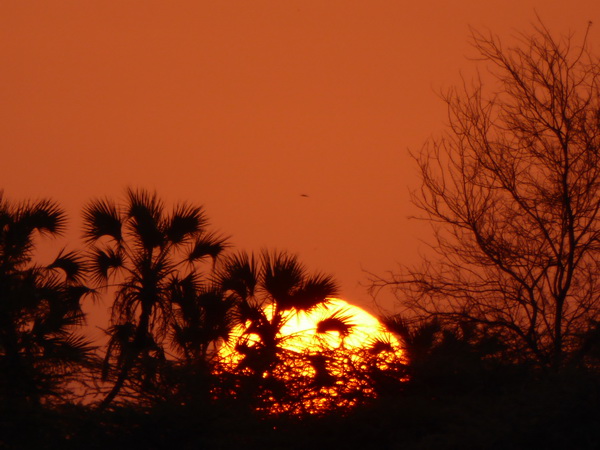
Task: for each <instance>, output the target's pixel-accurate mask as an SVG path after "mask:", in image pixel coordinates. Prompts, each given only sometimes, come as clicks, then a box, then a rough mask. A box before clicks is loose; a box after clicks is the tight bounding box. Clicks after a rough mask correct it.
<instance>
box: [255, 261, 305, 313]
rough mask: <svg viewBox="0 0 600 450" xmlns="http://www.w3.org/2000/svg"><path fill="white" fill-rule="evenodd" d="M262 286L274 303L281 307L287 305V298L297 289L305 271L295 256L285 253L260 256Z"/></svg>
mask: <svg viewBox="0 0 600 450" xmlns="http://www.w3.org/2000/svg"><path fill="white" fill-rule="evenodd" d="M262 274H263V279H262V285H263V287H264V289H265V290H266V291H267V292H268V293H269V294H270V295H271V297H272V298H273V299H274V301H275V302H277V303H279V304H280V305H281V306H284V307H287V305H285V304H286V303H288V300H289V297H290V296H291V295H292V293H293V292H294V291H295V290H296V289H298V288H299V287H300V286H301V284H302V281H303V279H304V277H305V276H306V274H305V269H304V266H302V264H300V262H298V258H297V257H296V256H295V255H290V254H288V253H285V252H277V253H269V252H267V251H265V252H263V255H262Z"/></svg>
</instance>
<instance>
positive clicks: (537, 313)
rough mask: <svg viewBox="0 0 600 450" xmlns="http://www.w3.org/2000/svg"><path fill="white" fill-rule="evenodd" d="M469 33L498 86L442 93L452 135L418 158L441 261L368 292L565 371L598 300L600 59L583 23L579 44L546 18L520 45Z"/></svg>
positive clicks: (420, 200) (419, 195) (421, 199)
mask: <svg viewBox="0 0 600 450" xmlns="http://www.w3.org/2000/svg"><path fill="white" fill-rule="evenodd" d="M588 31H589V28H588ZM472 38H473V45H474V48H475V50H476V51H477V52H478V54H479V59H480V60H481V61H482V62H483V63H487V64H488V66H487V67H488V68H489V70H490V75H489V77H491V79H492V82H490V84H489V86H491V88H492V89H491V91H488V90H486V87H487V86H486V85H484V82H483V81H481V78H480V79H477V80H475V81H474V82H473V83H471V84H470V83H467V82H465V83H464V85H463V86H462V87H460V88H455V89H451V90H450V91H449V92H448V93H447V94H445V95H444V100H445V102H446V103H447V105H448V115H449V129H448V131H447V133H445V134H444V135H443V136H442V137H441V138H439V139H432V140H431V141H429V142H428V143H427V144H426V145H425V146H424V147H423V148H422V150H421V151H420V152H418V153H417V154H416V155H414V157H415V159H416V161H417V162H418V165H419V168H420V173H421V178H422V186H421V189H420V190H418V191H416V192H415V193H414V195H413V200H414V203H415V204H416V205H417V206H418V207H419V208H420V209H421V210H422V211H423V212H424V213H425V214H424V217H423V218H424V219H425V220H428V221H430V222H431V223H432V225H433V229H434V232H435V240H434V242H433V244H432V249H433V250H434V251H435V253H436V254H437V256H438V259H437V260H435V261H430V260H426V261H425V262H424V264H423V265H422V266H421V267H417V268H405V269H403V270H402V271H401V272H400V273H396V274H395V275H393V276H392V277H391V278H384V277H382V278H380V279H375V280H373V281H374V284H373V288H374V289H377V288H380V287H383V286H388V287H389V286H391V287H393V288H394V289H395V292H396V295H397V298H398V299H399V300H400V301H401V302H402V303H403V304H404V305H405V306H406V308H407V310H409V311H411V313H417V314H418V315H425V316H435V317H437V318H439V319H442V320H447V321H452V322H456V323H458V322H472V323H478V324H484V325H485V326H487V327H492V328H494V329H495V330H496V331H497V332H498V333H501V335H502V337H503V339H504V341H505V342H507V343H509V344H510V346H511V348H512V349H513V351H514V357H515V358H528V359H533V360H536V361H537V362H539V363H541V364H542V365H545V366H553V367H559V366H561V365H562V364H563V363H564V362H565V360H566V358H567V356H568V355H569V354H572V351H573V350H574V348H575V347H576V346H577V335H578V333H580V332H582V331H583V330H585V329H586V328H587V327H588V323H589V321H590V320H591V319H596V320H597V318H598V312H599V307H600V302H599V295H600V285H599V284H598V281H597V273H598V269H599V264H600V240H599V238H600V220H599V210H600V65H599V62H598V59H597V58H596V57H595V56H594V55H592V54H591V53H590V51H589V48H588V43H587V42H588V41H587V32H586V35H585V37H584V38H583V41H582V43H581V44H578V43H577V42H576V41H575V40H574V39H573V37H572V36H567V37H562V38H555V37H554V36H553V35H552V34H551V33H550V32H549V31H548V30H547V29H546V28H545V26H544V25H543V24H542V23H541V22H538V23H537V25H535V26H534V31H533V32H532V33H531V34H529V35H526V34H522V35H520V36H519V42H518V45H516V46H514V47H508V46H505V45H503V43H502V42H501V41H500V40H499V39H498V38H497V37H496V36H494V35H492V34H489V35H486V34H481V33H478V32H476V31H474V32H473V34H472ZM489 77H486V78H485V79H486V80H487V79H488V78H489ZM407 313H408V312H407Z"/></svg>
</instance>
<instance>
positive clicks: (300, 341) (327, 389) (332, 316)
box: [220, 298, 405, 413]
mask: <svg viewBox="0 0 600 450" xmlns="http://www.w3.org/2000/svg"><path fill="white" fill-rule="evenodd" d="M264 310H265V314H266V316H267V318H269V320H271V319H272V316H273V306H272V305H268V306H266V307H265V308H264ZM282 317H283V325H282V326H281V329H280V332H279V333H278V335H277V337H276V339H277V343H278V348H279V352H278V354H277V357H276V359H277V361H278V365H277V368H276V369H275V370H273V371H268V370H265V371H264V372H263V373H262V374H261V375H262V378H263V379H268V378H272V379H274V380H275V381H279V382H283V383H285V384H286V385H293V386H294V389H292V391H295V397H294V398H292V399H287V400H285V401H276V399H275V398H274V397H271V398H270V400H271V401H272V404H269V405H265V406H263V408H262V409H265V410H268V411H269V412H275V413H278V412H287V413H289V412H292V413H305V412H308V413H320V412H323V411H325V410H327V409H328V408H330V407H331V405H332V404H336V405H338V406H339V405H341V404H343V405H345V406H346V407H352V406H355V405H356V404H357V403H358V402H360V401H361V399H364V398H373V397H375V396H376V392H375V388H374V385H373V380H372V379H370V378H369V377H364V376H358V373H359V372H361V373H362V375H364V374H365V373H367V372H369V371H371V372H370V373H371V374H373V373H375V372H378V373H381V372H383V371H385V370H388V369H389V368H390V367H391V366H392V365H394V364H399V363H400V364H401V363H403V362H405V361H404V356H403V351H402V348H401V346H400V343H399V341H398V340H397V339H396V338H395V337H394V336H393V335H392V334H391V333H390V332H388V331H387V330H386V329H385V327H384V326H383V325H382V324H381V322H379V321H378V320H377V319H376V318H375V317H374V316H372V315H371V314H369V313H367V312H366V311H364V310H363V309H361V308H359V307H358V306H355V305H352V304H350V303H348V302H346V301H344V300H342V299H338V298H329V299H327V301H326V302H324V303H322V304H319V305H318V306H316V307H315V308H313V309H310V310H309V311H299V310H295V309H291V310H288V311H285V312H283V314H282ZM261 349H262V344H261V339H260V337H259V336H258V335H257V334H255V333H254V332H253V328H252V326H251V324H250V323H247V324H246V325H245V326H242V325H238V326H237V327H235V328H234V329H233V331H232V333H231V336H230V339H229V341H228V342H227V343H226V344H224V345H223V347H222V348H221V350H220V356H221V357H222V363H223V366H224V368H225V370H231V371H236V370H237V371H242V372H243V371H244V370H245V369H246V368H247V367H248V366H249V365H250V364H251V363H250V362H248V361H247V360H249V359H250V356H251V355H252V356H255V355H257V354H260V353H261ZM315 387H316V389H315Z"/></svg>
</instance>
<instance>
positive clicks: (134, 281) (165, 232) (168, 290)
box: [84, 189, 226, 409]
mask: <svg viewBox="0 0 600 450" xmlns="http://www.w3.org/2000/svg"><path fill="white" fill-rule="evenodd" d="M84 221H85V233H84V235H85V238H86V239H87V242H88V244H89V246H90V256H89V263H90V268H91V272H92V274H93V281H94V283H95V285H96V286H98V287H112V288H113V289H115V297H114V303H113V306H112V318H111V327H110V329H109V330H108V333H109V335H110V342H109V345H108V348H107V352H106V357H105V365H104V370H103V376H104V378H107V377H110V375H111V374H114V377H115V378H114V384H113V387H112V389H111V390H110V392H108V394H107V395H106V397H105V398H104V400H103V401H102V403H101V404H100V408H101V409H104V408H106V407H107V406H108V405H110V404H111V402H112V401H113V400H114V399H115V397H116V396H117V395H118V394H119V392H120V391H121V389H122V388H123V386H124V385H125V384H126V382H127V381H130V382H131V383H132V384H133V383H138V384H139V387H138V389H141V390H146V389H150V388H153V387H154V386H156V385H157V384H158V383H159V382H160V375H161V372H162V368H164V366H165V364H166V357H165V351H166V342H167V341H168V337H169V333H170V331H171V328H172V326H173V324H174V323H175V320H176V309H177V307H181V306H182V305H183V304H182V302H183V297H182V294H183V295H184V296H185V295H189V292H188V291H189V290H190V289H191V288H195V283H196V280H197V277H198V274H197V272H196V271H197V268H196V266H195V264H196V263H198V262H199V261H202V260H204V259H206V258H210V259H212V260H213V263H214V260H215V259H216V258H217V257H218V256H219V255H220V254H221V252H222V251H223V249H224V248H225V246H226V241H225V239H223V238H220V237H218V236H216V235H215V234H211V233H208V232H207V231H206V226H207V221H206V217H205V214H204V211H203V209H202V208H201V207H199V206H191V205H187V204H180V205H177V206H176V207H174V208H173V210H172V211H171V212H170V213H167V212H166V211H165V207H164V205H163V203H162V202H161V201H160V200H159V199H158V198H157V196H156V194H151V193H149V192H147V191H144V190H132V189H128V190H127V192H126V201H125V203H124V204H122V205H118V204H116V203H114V202H112V201H110V200H95V201H93V202H91V203H90V204H89V205H88V206H87V207H86V208H85V210H84ZM186 286H187V288H186ZM185 289H187V290H188V291H186V292H184V291H185Z"/></svg>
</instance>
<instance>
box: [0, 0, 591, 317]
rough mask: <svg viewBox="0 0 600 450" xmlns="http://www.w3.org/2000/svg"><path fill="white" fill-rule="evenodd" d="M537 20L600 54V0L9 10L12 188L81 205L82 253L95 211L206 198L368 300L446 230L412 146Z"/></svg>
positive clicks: (230, 219)
mask: <svg viewBox="0 0 600 450" xmlns="http://www.w3.org/2000/svg"><path fill="white" fill-rule="evenodd" d="M569 5H570V6H569ZM534 11H537V13H538V14H539V15H540V16H541V17H542V19H543V20H544V21H545V23H546V24H547V25H548V27H549V28H550V29H552V30H555V31H557V32H565V31H568V30H572V31H575V32H577V33H579V34H578V35H579V36H582V33H583V30H584V29H585V26H586V25H587V23H588V21H589V20H592V21H593V22H595V23H597V24H598V25H595V26H594V27H592V31H591V41H592V42H598V41H599V40H600V30H599V29H598V28H597V27H600V1H598V0H581V1H577V0H573V1H571V2H566V1H564V0H560V1H558V0H557V1H554V0H539V1H532V0H518V1H517V0H502V1H498V0H485V1H483V0H478V1H474V0H473V1H472V0H453V1H449V0H436V1H426V0H425V1H421V2H407V1H403V0H386V1H383V0H363V1H357V0H311V1H306V0H305V1H299V0H298V1H297V0H262V1H253V0H239V1H227V0H219V1H202V0H190V1H164V0H163V1H149V0H139V1H128V0H97V1H94V0H85V1H81V0H72V1H63V0H44V1H41V0H39V1H33V0H31V1H22V0H14V1H8V0H6V1H3V2H2V3H0V62H1V66H0V67H1V69H0V151H1V152H2V153H1V154H2V158H1V165H0V180H1V181H0V187H3V188H4V190H5V194H6V195H7V197H9V198H10V199H14V200H19V199H26V198H32V197H33V198H39V197H42V196H44V197H45V196H49V197H52V198H54V199H55V200H57V201H59V202H60V203H62V204H63V205H64V206H65V207H66V208H67V209H68V211H69V212H70V216H71V219H72V220H71V229H70V234H69V239H70V241H72V247H76V246H78V243H77V239H78V237H79V235H80V230H79V227H80V211H81V207H82V206H83V205H84V204H85V203H86V202H87V201H88V200H89V199H90V198H92V197H97V196H104V195H108V196H110V197H113V198H118V197H119V196H120V195H121V194H122V193H123V188H124V187H125V186H127V185H130V186H134V187H145V188H149V189H156V190H157V191H158V193H159V194H160V196H161V197H162V198H164V199H165V200H167V201H175V200H189V201H191V202H194V203H200V204H203V205H205V207H206V210H207V213H208V215H209V217H210V218H211V221H212V223H213V224H214V226H215V228H217V229H219V230H221V231H222V232H224V233H225V234H229V235H232V237H233V242H234V243H235V244H236V245H237V246H238V247H239V248H243V249H246V250H259V249H261V248H263V247H270V248H278V249H287V250H290V251H292V252H295V253H298V254H299V255H300V258H301V260H302V261H303V262H304V263H306V265H307V266H308V267H309V268H310V269H314V270H322V271H326V272H328V273H332V274H333V275H335V276H336V277H337V279H338V280H339V281H340V283H341V284H342V291H343V292H342V294H343V297H344V298H346V299H347V300H349V301H351V302H354V303H357V304H359V305H363V306H365V305H368V304H369V302H370V299H369V297H368V296H367V294H366V290H365V288H363V287H361V286H359V284H358V283H359V282H364V281H365V274H364V272H363V269H366V270H370V271H373V272H377V273H383V272H384V271H386V270H390V269H393V268H394V267H395V265H396V263H397V262H399V263H407V264H409V263H413V262H416V261H417V260H418V250H419V244H418V241H417V240H418V238H424V237H426V236H427V232H426V229H425V228H424V224H423V223H419V222H416V221H411V220H409V219H408V216H409V215H410V214H413V213H415V211H414V208H413V207H411V204H410V201H409V195H408V192H409V189H410V188H411V187H412V188H416V187H417V186H418V184H417V182H418V180H417V178H416V173H415V165H414V164H413V163H412V161H411V160H410V158H409V157H408V149H409V148H410V149H413V150H416V149H419V148H420V146H421V145H422V143H423V142H424V140H425V139H426V138H427V137H428V136H429V135H431V134H434V133H436V132H440V131H441V130H442V129H443V125H444V118H445V110H444V107H443V104H442V103H441V102H440V100H439V99H438V97H437V95H436V92H438V91H439V90H440V89H443V88H444V87H445V86H446V87H447V86H450V85H452V84H453V83H455V82H456V81H457V80H458V79H459V74H458V73H459V70H462V71H463V72H465V73H469V71H470V70H472V67H473V63H472V62H469V61H467V60H466V59H465V56H466V55H468V54H470V53H471V52H470V49H469V47H468V44H467V39H468V34H469V29H468V26H469V25H472V26H475V27H478V28H481V27H488V28H490V29H491V30H492V31H494V32H497V33H498V34H500V35H501V36H509V35H510V33H513V32H514V31H515V30H528V26H529V24H530V23H531V22H532V21H533V20H534V18H535V13H534ZM594 47H595V48H596V49H598V48H600V46H598V45H595V46H594ZM301 194H307V195H309V197H302V196H301ZM381 301H382V303H383V304H384V306H386V307H390V308H391V307H392V302H391V299H390V298H389V297H385V296H384V297H382V298H381Z"/></svg>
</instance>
